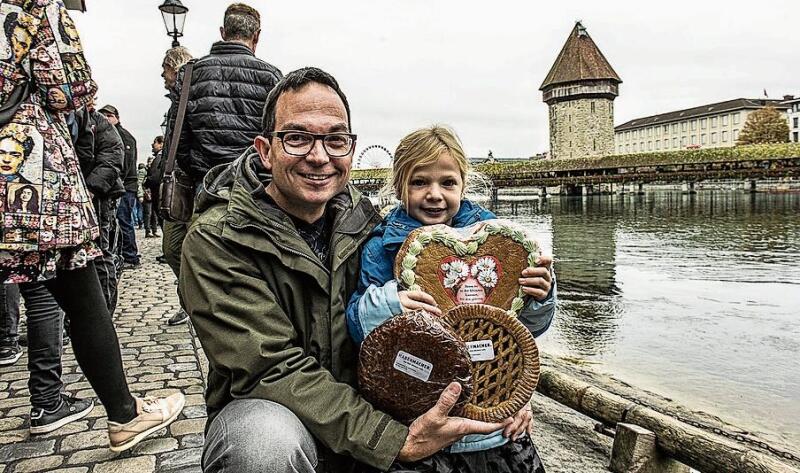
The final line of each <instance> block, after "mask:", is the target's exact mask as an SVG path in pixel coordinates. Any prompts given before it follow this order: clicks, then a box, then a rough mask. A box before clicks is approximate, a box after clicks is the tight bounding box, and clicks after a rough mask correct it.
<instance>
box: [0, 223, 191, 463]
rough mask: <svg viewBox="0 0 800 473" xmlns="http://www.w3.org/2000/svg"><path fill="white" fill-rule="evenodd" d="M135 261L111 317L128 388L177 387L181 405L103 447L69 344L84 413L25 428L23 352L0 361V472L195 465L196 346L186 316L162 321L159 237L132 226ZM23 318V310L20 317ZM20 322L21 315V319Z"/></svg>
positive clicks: (67, 357)
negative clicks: (167, 419) (136, 438)
mask: <svg viewBox="0 0 800 473" xmlns="http://www.w3.org/2000/svg"><path fill="white" fill-rule="evenodd" d="M137 241H138V243H139V250H140V252H141V253H142V266H141V267H140V268H138V269H135V270H126V271H125V272H124V274H123V277H122V280H121V281H120V284H119V304H118V307H117V311H116V314H115V316H114V320H115V323H116V327H117V335H118V336H119V343H120V347H121V349H122V359H123V362H124V365H125V372H126V374H127V376H128V383H129V386H130V389H131V392H132V393H133V394H135V395H138V396H143V395H161V394H166V393H170V392H174V391H175V390H180V391H182V392H183V393H184V394H185V395H186V407H185V408H184V410H183V413H182V414H181V415H180V417H178V419H177V420H176V421H175V422H173V423H172V425H170V426H169V427H168V428H165V429H162V430H161V431H159V432H157V433H156V434H155V435H153V436H151V437H149V438H148V439H147V440H145V441H143V442H142V443H140V444H139V445H137V446H136V447H134V448H132V449H131V450H129V451H127V452H122V453H114V452H112V451H110V450H109V449H108V435H107V431H106V417H105V410H104V409H103V407H102V406H101V405H100V404H99V401H98V400H97V397H96V396H95V394H94V391H93V390H92V389H91V387H90V386H89V383H88V382H87V381H86V378H84V377H83V374H82V373H81V371H80V369H79V368H78V364H77V363H76V361H75V357H74V355H73V353H72V349H71V347H70V348H67V350H66V351H65V352H64V356H63V367H64V372H63V377H62V379H63V380H64V384H65V390H66V391H67V392H69V393H70V394H73V395H76V396H78V397H81V398H92V399H94V400H95V408H94V410H93V411H92V412H91V413H90V414H89V416H88V417H86V418H83V419H81V420H79V421H76V422H72V423H70V424H67V425H65V426H64V427H62V428H60V429H58V430H56V431H54V432H51V433H49V434H45V435H35V436H31V435H30V434H29V431H28V428H29V421H28V415H29V414H30V402H29V397H28V384H27V383H28V371H27V368H26V366H27V360H28V358H27V353H26V355H25V356H23V357H22V358H21V359H20V360H19V361H17V363H15V364H14V365H11V366H4V367H1V368H0V473H21V472H38V471H53V472H60V473H87V472H92V473H111V472H124V473H140V472H141V473H146V472H153V471H158V472H175V473H177V472H182V473H183V472H199V471H200V467H199V464H200V453H201V451H202V446H203V429H204V427H205V422H206V411H205V405H204V403H203V379H204V377H203V375H202V371H203V370H205V366H204V360H203V356H202V350H200V349H199V343H198V342H197V340H196V338H194V337H193V336H192V334H191V332H190V330H191V328H190V326H189V325H188V324H182V325H178V326H176V327H170V326H168V325H167V324H166V320H167V318H168V317H169V316H170V315H172V314H173V313H175V311H177V310H178V298H177V296H176V292H175V289H176V287H177V286H176V285H175V277H174V276H173V274H172V272H171V271H170V270H169V267H168V266H167V265H165V264H158V263H156V262H155V257H156V256H157V255H158V254H160V247H161V239H160V238H147V239H145V238H144V234H143V233H142V232H137ZM23 319H24V317H23ZM23 323H24V322H23Z"/></svg>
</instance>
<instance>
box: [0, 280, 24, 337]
mask: <svg viewBox="0 0 800 473" xmlns="http://www.w3.org/2000/svg"><path fill="white" fill-rule="evenodd" d="M18 327H19V286H17V285H16V284H0V346H10V345H14V344H15V343H17V340H18V339H19V333H18V331H17V330H18Z"/></svg>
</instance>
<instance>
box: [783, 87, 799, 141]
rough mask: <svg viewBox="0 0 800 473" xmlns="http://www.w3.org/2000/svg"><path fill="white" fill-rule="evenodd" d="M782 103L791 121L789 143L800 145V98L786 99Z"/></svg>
mask: <svg viewBox="0 0 800 473" xmlns="http://www.w3.org/2000/svg"><path fill="white" fill-rule="evenodd" d="M784 98H786V99H787V100H785V101H783V102H782V105H783V106H784V107H786V118H788V120H789V141H791V142H792V143H800V97H798V98H794V97H784Z"/></svg>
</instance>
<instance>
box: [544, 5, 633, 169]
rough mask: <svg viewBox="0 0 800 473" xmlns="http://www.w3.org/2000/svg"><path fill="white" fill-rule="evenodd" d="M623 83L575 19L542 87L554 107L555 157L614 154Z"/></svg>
mask: <svg viewBox="0 0 800 473" xmlns="http://www.w3.org/2000/svg"><path fill="white" fill-rule="evenodd" d="M620 83H622V80H621V79H620V78H619V76H618V75H617V73H616V72H614V69H613V68H612V67H611V65H610V64H609V63H608V61H607V60H606V58H605V56H603V53H601V52H600V50H599V49H598V48H597V46H596V45H595V44H594V41H592V38H591V37H590V36H589V33H587V32H586V28H585V27H584V26H583V25H582V24H581V22H580V21H579V22H576V23H575V28H573V29H572V32H571V33H570V34H569V38H567V42H566V43H565V44H564V47H563V48H562V49H561V52H560V53H559V54H558V58H557V59H556V62H555V63H554V64H553V67H551V68H550V72H549V73H548V74H547V77H546V78H545V79H544V82H542V86H541V87H539V90H541V91H542V100H544V102H545V103H547V105H548V107H549V109H550V154H551V156H552V157H553V158H578V157H588V156H605V155H608V154H613V153H614V98H615V97H616V96H617V95H619V84H620Z"/></svg>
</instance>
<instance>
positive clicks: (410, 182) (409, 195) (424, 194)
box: [347, 126, 556, 473]
mask: <svg viewBox="0 0 800 473" xmlns="http://www.w3.org/2000/svg"><path fill="white" fill-rule="evenodd" d="M469 175H470V167H469V163H468V161H467V158H466V156H465V155H464V150H463V149H462V147H461V143H460V142H459V140H458V137H457V136H456V135H455V133H454V132H453V131H452V130H450V129H449V128H446V127H442V126H432V127H430V128H423V129H421V130H417V131H415V132H413V133H411V134H409V135H407V136H406V137H405V138H403V139H402V140H401V141H400V145H399V146H398V147H397V150H396V151H395V158H394V165H393V168H392V176H391V178H390V179H389V180H388V182H387V184H386V190H387V191H391V193H392V194H394V195H395V196H396V197H397V198H398V199H399V200H400V203H401V204H400V205H398V206H397V207H396V208H394V209H393V210H392V211H391V212H389V214H388V215H387V216H386V217H385V219H384V221H383V222H382V223H381V224H380V225H378V226H377V227H376V228H375V229H374V230H373V233H372V237H371V238H370V239H369V240H368V241H367V244H366V245H365V246H364V250H363V253H362V256H361V275H360V279H359V285H358V290H357V291H356V293H355V294H353V296H352V297H351V298H350V302H349V304H348V307H347V324H348V329H349V330H350V335H351V336H352V338H353V339H354V340H355V341H356V343H359V344H360V343H361V342H362V341H363V340H364V338H366V336H367V335H368V334H369V333H370V332H371V331H372V330H373V329H375V327H377V326H378V325H380V324H381V323H383V322H384V321H386V320H387V319H389V318H391V317H393V316H395V315H398V314H401V313H402V312H406V311H410V310H415V309H424V310H426V311H428V312H430V313H433V314H441V310H440V309H439V308H438V307H436V302H435V301H434V300H433V297H431V296H430V295H429V294H426V293H424V292H422V291H406V290H403V289H402V288H401V287H398V283H397V281H396V280H395V279H394V275H393V267H394V260H395V257H396V256H397V252H398V250H399V249H400V246H401V245H402V244H403V242H404V241H405V239H406V236H408V234H409V233H410V232H411V231H412V230H414V229H416V228H419V227H421V226H423V225H434V224H442V223H443V224H446V225H450V226H452V227H456V228H460V227H466V226H469V225H472V224H474V223H477V222H480V221H483V220H488V219H493V218H496V217H495V215H494V214H493V213H492V212H490V211H488V210H486V209H484V208H482V207H481V206H479V205H477V204H475V203H473V202H471V201H469V200H467V199H465V198H464V194H465V189H466V188H467V183H466V181H467V180H468V177H469ZM550 264H551V259H550V258H549V257H546V256H543V257H541V266H538V267H529V268H526V269H525V270H524V271H523V272H522V274H521V275H520V279H519V282H520V285H521V286H523V291H524V292H525V293H526V294H527V295H528V296H529V298H528V301H527V304H526V305H525V308H524V309H523V310H522V311H521V313H520V316H519V318H520V321H521V322H522V323H524V324H525V325H526V326H527V327H528V329H529V330H530V331H531V332H532V333H533V335H534V336H537V335H539V334H541V333H543V332H544V331H545V330H547V328H548V326H549V325H550V321H551V320H552V318H553V313H554V311H555V299H556V297H555V294H556V290H555V281H554V279H553V277H552V273H551V271H550V268H549V266H550ZM530 432H531V412H530V405H526V406H525V408H523V409H522V410H521V411H520V412H518V413H517V414H516V415H514V422H512V423H511V424H510V425H509V426H508V427H506V428H505V429H504V430H502V431H497V432H495V433H493V434H489V435H467V436H465V437H464V438H462V439H461V440H460V441H459V442H457V443H455V444H453V445H452V446H451V447H449V448H448V449H445V450H443V451H440V452H439V453H437V454H436V455H433V456H432V457H429V458H427V459H425V460H422V461H419V462H415V463H413V464H410V465H409V464H404V465H401V464H396V465H394V466H393V467H392V469H391V470H390V471H396V470H403V471H409V470H410V471H431V472H453V473H472V472H475V473H478V472H481V471H486V469H487V468H489V465H491V466H492V469H491V471H493V472H497V473H505V472H508V473H511V472H514V473H533V472H536V473H540V472H544V467H543V466H542V465H541V462H540V460H539V456H538V455H537V453H536V449H535V448H534V447H533V444H532V443H531V440H530V437H529V435H530ZM525 434H528V435H525ZM509 440H513V441H509Z"/></svg>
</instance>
